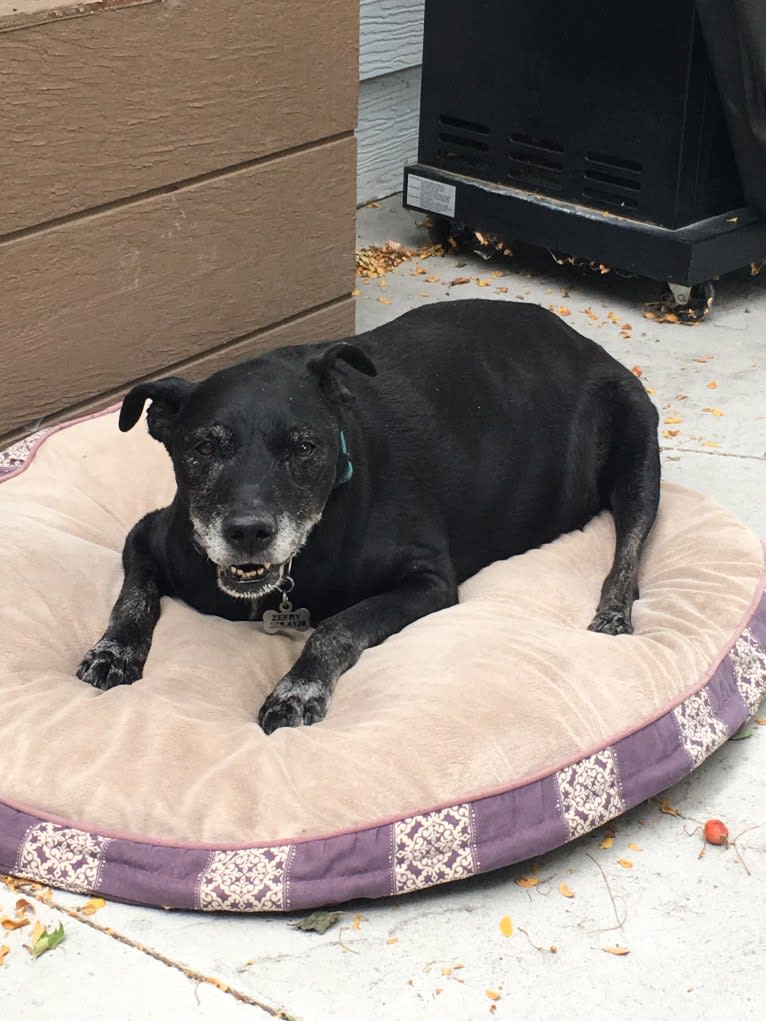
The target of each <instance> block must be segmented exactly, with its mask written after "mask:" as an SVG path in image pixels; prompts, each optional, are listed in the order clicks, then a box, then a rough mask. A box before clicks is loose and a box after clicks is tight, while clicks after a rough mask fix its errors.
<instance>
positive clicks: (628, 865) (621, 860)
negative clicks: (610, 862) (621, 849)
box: [617, 858, 633, 869]
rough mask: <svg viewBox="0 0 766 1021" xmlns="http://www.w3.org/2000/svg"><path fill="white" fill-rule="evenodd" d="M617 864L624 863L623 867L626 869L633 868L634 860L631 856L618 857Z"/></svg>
mask: <svg viewBox="0 0 766 1021" xmlns="http://www.w3.org/2000/svg"><path fill="white" fill-rule="evenodd" d="M617 864H618V865H622V867H623V868H624V869H632V868H633V862H632V861H631V860H630V858H618V859H617Z"/></svg>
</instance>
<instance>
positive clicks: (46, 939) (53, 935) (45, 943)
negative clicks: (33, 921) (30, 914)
mask: <svg viewBox="0 0 766 1021" xmlns="http://www.w3.org/2000/svg"><path fill="white" fill-rule="evenodd" d="M64 938H65V933H64V926H63V925H61V924H60V923H59V926H58V928H56V929H52V930H48V929H45V928H43V926H42V924H41V923H40V922H38V923H37V925H36V926H35V927H34V929H33V930H32V942H31V944H27V943H25V944H24V945H25V946H26V948H27V950H28V951H29V952H30V954H31V955H32V957H40V956H41V955H42V954H45V953H47V952H48V951H49V950H53V948H54V947H57V946H58V945H59V944H60V943H63V942H64Z"/></svg>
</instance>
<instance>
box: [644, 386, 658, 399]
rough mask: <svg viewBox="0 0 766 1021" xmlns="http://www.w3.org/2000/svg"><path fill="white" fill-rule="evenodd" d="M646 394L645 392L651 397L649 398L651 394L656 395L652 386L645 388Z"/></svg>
mask: <svg viewBox="0 0 766 1021" xmlns="http://www.w3.org/2000/svg"><path fill="white" fill-rule="evenodd" d="M646 392H647V393H648V394H649V396H650V397H651V396H652V395H653V394H656V393H657V391H656V390H655V389H654V387H653V386H647V387H646Z"/></svg>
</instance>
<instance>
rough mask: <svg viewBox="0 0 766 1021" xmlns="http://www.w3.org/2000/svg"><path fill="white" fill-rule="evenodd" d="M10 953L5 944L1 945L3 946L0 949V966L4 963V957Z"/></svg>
mask: <svg viewBox="0 0 766 1021" xmlns="http://www.w3.org/2000/svg"><path fill="white" fill-rule="evenodd" d="M10 952H11V948H10V947H9V946H8V944H7V943H3V945H2V946H1V947H0V964H4V963H5V958H6V955H7V954H10Z"/></svg>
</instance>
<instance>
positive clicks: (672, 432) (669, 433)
mask: <svg viewBox="0 0 766 1021" xmlns="http://www.w3.org/2000/svg"><path fill="white" fill-rule="evenodd" d="M679 432H680V430H679V429H663V430H662V435H663V437H664V438H665V439H666V440H672V439H673V437H674V436H678V433H679Z"/></svg>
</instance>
